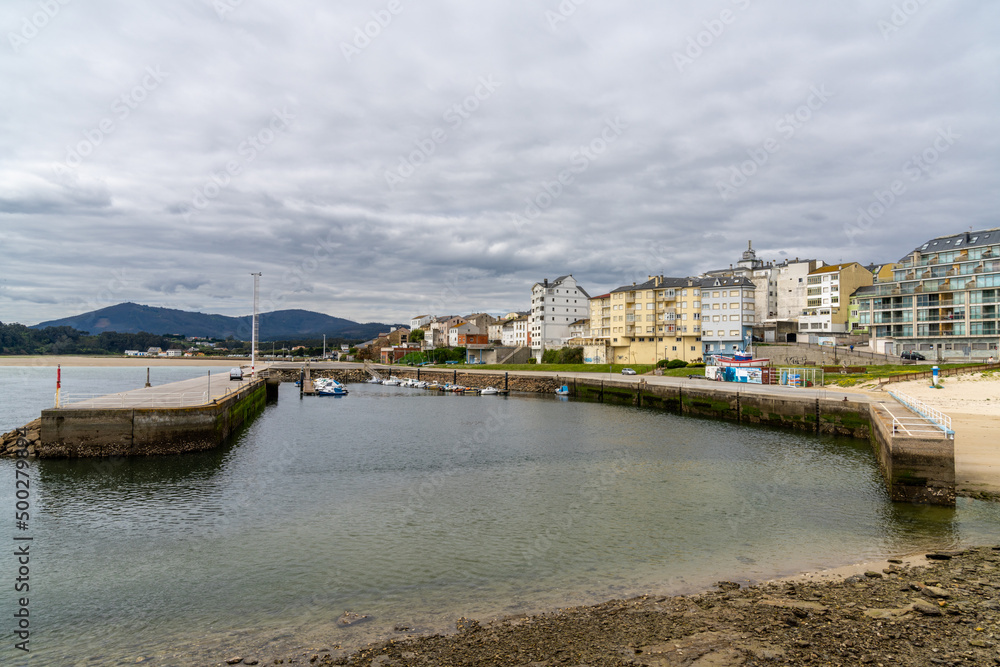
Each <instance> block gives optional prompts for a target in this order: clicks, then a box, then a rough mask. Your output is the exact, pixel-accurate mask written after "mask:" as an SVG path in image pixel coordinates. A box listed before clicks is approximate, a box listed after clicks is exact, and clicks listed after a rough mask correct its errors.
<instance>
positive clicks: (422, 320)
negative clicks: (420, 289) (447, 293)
mask: <svg viewBox="0 0 1000 667" xmlns="http://www.w3.org/2000/svg"><path fill="white" fill-rule="evenodd" d="M433 319H434V316H433V315H417V316H416V317H411V318H410V331H413V330H414V329H422V328H423V327H424V325H426V324H430V322H431V320H433Z"/></svg>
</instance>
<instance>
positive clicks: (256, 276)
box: [250, 271, 261, 377]
mask: <svg viewBox="0 0 1000 667" xmlns="http://www.w3.org/2000/svg"><path fill="white" fill-rule="evenodd" d="M250 275H251V276H253V321H252V323H251V329H250V376H251V377H256V375H255V373H256V370H257V287H258V286H259V285H260V276H261V273H260V271H258V272H257V273H251V274H250Z"/></svg>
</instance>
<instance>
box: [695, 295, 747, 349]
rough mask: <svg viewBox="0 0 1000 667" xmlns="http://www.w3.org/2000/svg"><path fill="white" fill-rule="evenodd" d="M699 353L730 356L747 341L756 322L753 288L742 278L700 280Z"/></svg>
mask: <svg viewBox="0 0 1000 667" xmlns="http://www.w3.org/2000/svg"><path fill="white" fill-rule="evenodd" d="M700 283H701V341H702V354H703V356H707V355H710V354H732V353H733V352H736V351H739V350H742V349H743V348H744V347H745V346H746V344H747V342H748V341H749V340H750V337H751V336H752V332H753V326H754V323H755V320H756V310H755V303H756V302H755V301H754V299H755V298H756V291H755V290H756V288H755V286H754V284H753V282H751V281H750V280H749V279H747V278H743V277H715V278H703V279H702V280H701V281H700Z"/></svg>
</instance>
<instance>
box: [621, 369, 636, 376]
mask: <svg viewBox="0 0 1000 667" xmlns="http://www.w3.org/2000/svg"><path fill="white" fill-rule="evenodd" d="M622 375H635V371H634V370H632V369H631V368H623V369H622Z"/></svg>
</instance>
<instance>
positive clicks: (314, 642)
mask: <svg viewBox="0 0 1000 667" xmlns="http://www.w3.org/2000/svg"><path fill="white" fill-rule="evenodd" d="M226 370H227V368H223V367H220V368H218V369H214V372H217V373H218V374H219V381H222V380H221V379H222V377H223V374H224V372H225V371H226ZM206 372H207V369H193V368H190V367H187V368H169V369H154V378H153V380H154V383H156V384H159V383H163V382H168V381H173V380H178V379H185V378H189V377H194V376H197V375H198V374H199V373H201V374H205V373H206ZM63 378H64V391H66V392H67V393H69V392H81V391H82V390H81V389H79V388H78V387H82V386H86V387H87V391H91V392H100V393H107V392H114V391H119V390H122V389H130V388H134V387H137V386H141V385H142V383H143V382H145V369H137V368H72V369H66V370H64V373H63ZM0 386H3V387H4V406H3V411H2V414H0V428H2V429H3V430H9V429H11V428H14V427H17V426H20V425H22V424H24V423H26V422H27V421H29V420H31V419H33V418H35V417H37V416H38V413H39V411H40V410H41V409H42V408H45V407H48V406H50V405H51V404H52V393H53V390H54V369H51V368H45V369H41V368H0ZM348 388H349V390H350V395H349V396H346V397H306V398H302V399H300V397H299V394H298V389H297V388H296V387H294V386H292V385H291V384H285V385H282V387H281V391H280V397H279V400H278V402H277V403H276V404H272V405H269V406H268V407H267V409H266V410H265V412H264V413H263V414H262V415H261V416H260V417H258V418H257V419H256V420H255V421H254V422H253V423H252V424H251V425H250V426H249V427H247V428H246V429H244V430H243V431H242V432H241V433H240V435H239V436H238V437H237V438H235V439H234V441H233V442H231V443H230V444H227V445H226V446H224V447H221V448H219V449H217V450H214V451H209V452H202V453H196V454H188V455H183V456H175V457H151V458H113V459H102V460H42V461H33V462H31V463H30V465H29V467H28V469H27V470H28V474H29V475H30V483H31V487H30V488H31V498H30V502H31V512H30V513H31V517H30V527H29V529H28V530H27V531H26V532H25V531H19V530H18V529H17V528H16V527H15V522H14V520H13V513H14V507H15V502H16V498H15V464H14V462H13V461H11V460H3V461H0V488H2V501H0V502H2V507H3V508H4V509H3V512H4V514H5V515H6V516H7V517H8V518H7V519H5V520H3V521H2V522H0V539H2V540H3V541H4V543H5V544H7V545H11V544H14V543H15V542H14V541H13V538H14V537H17V536H23V535H30V536H31V538H32V540H31V543H30V544H31V547H30V548H31V562H30V577H31V579H30V610H31V616H30V619H31V635H30V642H31V644H30V646H31V653H30V664H32V665H46V664H52V665H76V664H79V665H97V664H100V665H115V664H135V663H136V662H137V661H142V662H146V661H148V662H149V664H156V665H187V664H206V663H209V662H211V663H213V664H214V663H215V662H218V661H219V660H221V659H222V658H224V657H227V655H226V653H227V652H228V651H230V650H239V651H241V652H242V653H243V654H244V655H247V654H251V655H252V654H254V653H255V652H257V653H260V654H265V653H267V652H273V651H278V650H285V649H288V650H291V649H294V648H298V647H305V648H309V649H310V650H317V651H318V650H320V649H324V648H326V649H334V648H335V647H337V646H342V647H351V646H361V645H363V644H365V643H367V642H368V641H372V640H374V639H378V638H384V637H391V636H403V635H406V634H410V633H413V632H440V631H448V630H452V629H454V625H455V621H456V619H459V618H460V617H468V618H476V619H480V620H485V619H490V618H495V617H500V616H506V615H513V614H525V613H532V612H539V611H545V610H551V609H556V608H559V607H564V606H568V605H576V604H586V603H597V602H600V601H603V600H607V599H611V598H621V597H627V596H633V595H640V594H643V593H658V594H676V593H689V592H694V591H697V590H702V589H705V588H708V587H710V586H711V585H712V584H713V583H714V582H716V581H719V580H720V579H727V580H736V581H744V582H746V581H760V580H764V579H769V578H773V577H776V576H781V575H786V574H792V573H796V572H802V571H807V570H817V569H824V568H829V567H835V566H839V565H844V564H849V563H856V562H860V561H864V560H871V559H877V558H883V557H887V556H892V555H901V554H908V553H913V552H916V551H919V550H922V549H936V548H951V547H956V546H960V545H963V544H978V543H993V542H995V541H996V534H997V532H998V528H1000V507H998V506H997V505H996V504H989V503H983V502H977V501H970V500H967V499H961V498H960V499H959V502H958V506H957V508H955V509H947V508H940V507H916V506H906V505H897V504H893V503H891V502H889V500H888V496H887V493H886V491H885V489H884V487H883V483H882V480H881V477H880V475H879V471H878V466H877V463H876V461H875V458H874V456H873V454H872V452H871V450H870V448H869V446H868V444H867V443H865V442H860V441H855V440H850V439H842V438H834V437H817V436H813V435H807V434H800V433H790V432H784V431H775V430H769V429H762V428H754V427H746V426H740V425H736V424H730V423H724V422H715V421H710V420H701V419H693V418H686V417H679V416H677V415H673V414H667V413H663V412H658V411H653V410H646V409H640V408H630V407H621V406H608V405H602V404H594V403H583V402H576V401H571V400H565V399H560V398H557V397H555V396H537V395H516V394H515V395H512V396H510V397H501V396H488V397H487V396H482V397H480V396H458V395H445V394H440V393H437V392H429V391H426V390H419V389H406V388H400V387H382V386H377V385H376V386H373V385H361V384H353V385H349V386H348ZM4 551H7V552H10V551H12V549H7V548H5V549H4ZM0 576H2V578H3V580H4V581H5V582H8V583H7V584H5V588H7V589H8V593H7V594H5V595H4V596H3V598H2V599H3V604H4V610H3V616H4V617H5V618H7V619H8V620H7V621H5V622H4V623H3V625H4V626H7V627H6V629H5V632H4V634H5V636H7V637H8V639H7V640H6V645H4V646H0V662H2V663H3V664H22V663H23V664H29V662H28V655H26V654H22V653H21V652H19V651H17V650H16V649H15V648H14V643H15V639H14V638H13V635H12V634H11V633H10V632H8V631H7V630H13V627H12V623H11V619H12V614H13V612H14V610H15V603H16V600H15V597H14V595H13V593H12V592H10V588H11V587H10V584H11V582H13V581H14V579H15V578H16V576H17V564H16V562H15V560H14V558H13V557H11V556H6V557H2V558H0ZM344 612H351V613H354V614H359V615H367V616H369V617H370V618H369V619H367V620H365V621H364V622H361V623H357V624H354V625H351V626H343V625H341V624H338V622H337V619H338V617H340V616H341V615H342V614H344Z"/></svg>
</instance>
